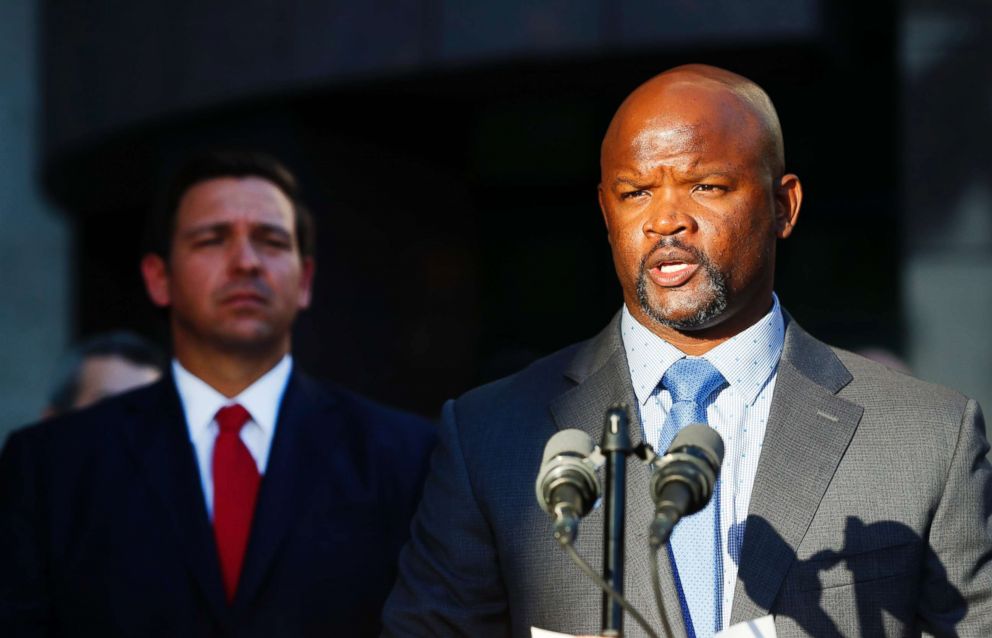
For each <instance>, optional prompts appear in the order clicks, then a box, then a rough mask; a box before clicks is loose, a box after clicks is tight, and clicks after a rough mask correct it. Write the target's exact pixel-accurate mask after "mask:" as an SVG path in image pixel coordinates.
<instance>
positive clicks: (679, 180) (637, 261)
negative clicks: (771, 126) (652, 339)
mask: <svg viewBox="0 0 992 638" xmlns="http://www.w3.org/2000/svg"><path fill="white" fill-rule="evenodd" d="M641 102H642V103H638V102H637V101H636V100H634V101H633V102H632V104H630V105H629V106H628V107H627V108H626V110H625V111H624V112H623V116H622V117H621V119H620V120H619V122H618V126H617V129H616V135H615V136H613V137H612V138H611V139H610V141H609V143H607V144H604V152H603V157H602V182H601V184H600V193H599V198H600V206H601V208H602V211H603V216H604V219H605V221H606V225H607V229H608V233H609V240H610V245H611V247H612V249H613V260H614V264H615V266H616V270H617V275H618V277H619V279H620V284H621V286H622V288H623V291H624V301H625V302H626V304H627V306H628V308H629V309H630V311H631V313H632V314H633V315H634V316H635V317H636V318H637V319H638V320H639V321H641V323H643V324H645V325H647V326H649V327H653V328H654V329H655V330H656V331H657V332H659V333H660V334H662V336H665V334H666V333H670V332H672V331H677V332H693V331H705V330H707V329H709V328H713V327H714V326H717V325H720V324H724V323H726V324H727V325H725V326H723V328H725V329H729V330H730V331H731V332H732V333H735V332H738V331H740V330H743V329H744V328H746V327H747V326H749V325H751V324H752V323H754V322H755V321H757V320H758V319H759V318H760V317H761V316H762V315H763V314H764V313H765V312H767V311H768V308H769V306H770V304H771V291H772V278H773V274H774V273H773V271H774V261H775V260H774V255H775V240H776V237H785V236H787V235H788V234H789V233H790V232H791V228H792V222H793V221H794V220H795V214H794V213H790V211H789V210H787V208H788V199H789V198H788V197H787V196H783V192H782V189H781V184H780V180H777V179H774V178H773V176H772V175H771V174H770V169H769V167H768V163H767V162H766V161H764V158H763V156H762V151H763V149H764V146H763V144H762V137H761V130H762V129H761V128H760V126H759V123H758V122H757V121H756V120H755V118H754V117H753V116H751V115H750V114H749V113H747V112H746V110H743V109H742V107H741V105H740V104H739V103H738V102H737V101H736V98H735V97H733V96H731V95H729V94H727V93H726V92H720V91H719V90H715V89H712V88H709V87H705V88H699V87H693V86H680V87H674V88H671V89H669V90H668V91H667V92H666V93H665V94H664V96H662V97H660V98H659V97H657V96H656V97H655V99H651V100H641ZM786 178H794V176H786V177H785V178H781V179H782V180H786ZM796 188H798V181H797V180H796ZM795 212H798V203H797V204H796V206H795Z"/></svg>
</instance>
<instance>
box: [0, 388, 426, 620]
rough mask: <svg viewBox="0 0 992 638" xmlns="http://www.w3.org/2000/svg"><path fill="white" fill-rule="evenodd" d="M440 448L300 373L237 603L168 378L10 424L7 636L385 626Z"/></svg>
mask: <svg viewBox="0 0 992 638" xmlns="http://www.w3.org/2000/svg"><path fill="white" fill-rule="evenodd" d="M434 440H435V432H434V428H433V426H432V425H431V424H429V423H427V422H426V421H424V420H422V419H420V418H418V417H414V416H411V415H407V414H404V413H401V412H397V411H394V410H390V409H387V408H384V407H382V406H379V405H377V404H374V403H372V402H370V401H368V400H365V399H362V398H360V397H358V396H355V395H353V394H351V393H348V392H346V391H344V390H341V389H338V388H334V387H330V386H327V385H325V384H321V383H317V382H315V381H313V380H311V379H309V378H307V377H306V376H304V375H302V374H300V373H297V372H294V373H293V374H292V376H291V377H290V380H289V383H288V386H287V389H286V393H285V395H284V398H283V401H282V405H281V406H280V410H279V417H278V425H277V429H276V434H275V438H274V440H273V442H272V448H271V451H270V456H269V461H268V466H267V469H266V472H265V476H264V477H263V479H262V483H261V488H260V492H259V496H258V502H257V505H256V510H255V517H254V520H253V523H252V531H251V538H250V540H249V546H248V549H247V553H246V557H245V561H244V565H243V568H242V574H241V580H240V583H239V586H238V589H237V594H236V597H235V600H234V601H233V602H232V603H231V604H230V605H228V604H227V603H226V602H225V598H224V591H223V586H222V583H221V575H220V567H219V562H218V558H217V552H216V547H215V544H214V540H213V533H212V529H211V525H210V522H209V519H208V517H207V512H206V507H205V505H204V500H203V491H202V488H201V484H200V479H199V470H198V468H197V463H196V460H195V458H194V451H193V447H192V444H191V443H190V441H189V436H188V431H187V428H186V426H185V423H184V418H183V413H182V408H181V405H180V401H179V397H178V394H177V393H176V389H175V384H174V382H173V380H172V378H171V377H166V378H165V379H163V380H162V381H160V382H158V383H155V384H153V385H151V386H148V387H146V388H142V389H140V390H136V391H134V392H131V393H128V394H126V395H123V396H120V397H116V398H113V399H110V400H107V401H104V402H103V403H101V404H99V405H97V406H95V407H93V408H91V409H87V410H83V411H80V412H77V413H73V414H69V415H66V416H64V417H61V418H59V419H55V420H52V421H49V422H43V423H40V424H37V425H34V426H32V427H28V428H25V429H23V430H20V431H18V432H16V433H14V434H12V435H11V436H10V438H9V440H8V441H7V444H6V445H5V447H4V450H3V453H2V455H0V635H2V636H7V637H11V636H22V635H23V636H64V635H73V636H79V635H82V636H91V635H92V636H142V637H148V636H190V637H195V636H223V635H234V636H280V635H281V636H317V635H321V636H327V635H333V634H334V633H335V632H340V633H345V632H347V633H348V634H349V635H358V636H363V635H375V634H376V633H378V631H379V613H380V609H381V606H382V603H383V601H384V600H385V598H386V595H387V593H388V592H389V588H390V586H391V584H392V582H393V580H394V577H395V570H396V557H397V554H398V553H399V550H400V547H401V546H402V545H403V543H404V542H405V540H406V538H407V536H408V535H409V520H410V517H411V516H412V513H413V511H414V509H415V506H416V503H417V501H418V500H419V496H420V489H421V485H422V482H423V477H424V475H425V474H426V471H427V459H428V457H429V453H430V450H431V448H432V447H433V444H434Z"/></svg>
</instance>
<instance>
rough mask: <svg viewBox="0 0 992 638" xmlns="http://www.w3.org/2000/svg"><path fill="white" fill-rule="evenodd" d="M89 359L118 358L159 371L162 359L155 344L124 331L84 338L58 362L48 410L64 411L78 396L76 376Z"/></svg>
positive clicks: (70, 407) (162, 365)
mask: <svg viewBox="0 0 992 638" xmlns="http://www.w3.org/2000/svg"><path fill="white" fill-rule="evenodd" d="M90 357H120V358H122V359H125V360H127V361H129V362H131V363H133V364H134V365H138V366H148V367H151V368H156V369H158V370H162V369H163V368H164V367H165V357H164V355H163V354H162V351H161V350H159V349H158V347H157V346H155V344H153V343H151V342H150V341H148V340H147V339H144V338H143V337H140V336H138V335H137V334H135V333H133V332H129V331H127V330H115V331H113V332H104V333H101V334H97V335H94V336H92V337H89V338H88V339H84V340H82V341H80V342H79V343H77V344H76V345H75V346H73V347H72V348H71V349H70V350H69V351H68V352H67V353H66V354H65V355H64V356H63V357H62V360H61V361H60V362H59V366H58V371H57V372H56V374H55V379H56V385H55V388H54V389H53V390H52V393H51V394H50V395H49V398H48V407H49V408H50V409H51V410H52V411H53V412H55V413H62V412H67V411H68V410H71V409H72V406H73V405H74V404H75V403H76V399H77V398H78V394H79V381H80V379H79V376H80V374H82V371H83V364H85V363H86V360H87V359H89V358H90Z"/></svg>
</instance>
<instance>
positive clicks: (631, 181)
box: [613, 177, 647, 188]
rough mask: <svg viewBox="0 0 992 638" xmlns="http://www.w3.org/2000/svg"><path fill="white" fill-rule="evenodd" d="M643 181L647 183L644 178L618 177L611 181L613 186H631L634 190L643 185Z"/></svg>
mask: <svg viewBox="0 0 992 638" xmlns="http://www.w3.org/2000/svg"><path fill="white" fill-rule="evenodd" d="M645 181H647V180H646V179H644V178H635V177H618V178H616V179H615V180H613V185H614V186H619V185H620V184H626V185H627V186H633V187H634V188H640V187H641V186H643V185H644V183H645Z"/></svg>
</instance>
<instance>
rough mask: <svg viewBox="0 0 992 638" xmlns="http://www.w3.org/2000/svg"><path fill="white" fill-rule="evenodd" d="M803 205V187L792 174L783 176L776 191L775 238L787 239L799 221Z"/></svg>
mask: <svg viewBox="0 0 992 638" xmlns="http://www.w3.org/2000/svg"><path fill="white" fill-rule="evenodd" d="M802 203H803V186H802V184H800V183H799V178H798V177H797V176H796V175H793V174H792V173H788V174H786V175H783V176H782V179H780V180H779V183H778V187H777V188H776V191H775V236H776V237H778V238H779V239H785V238H786V237H788V236H789V235H791V234H792V229H793V228H795V226H796V221H797V220H798V219H799V207H800V206H801V205H802Z"/></svg>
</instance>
